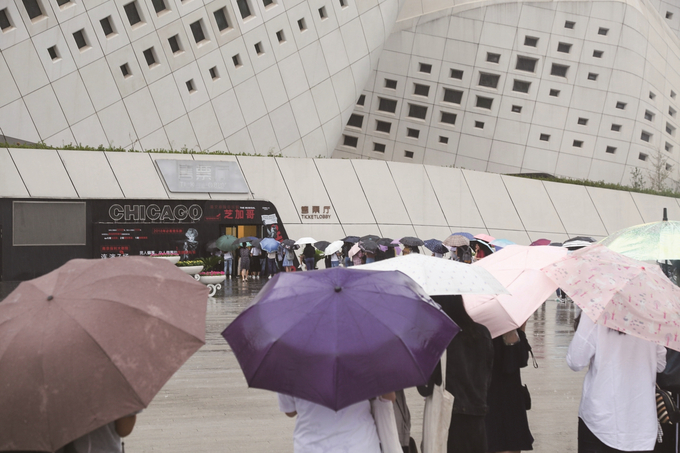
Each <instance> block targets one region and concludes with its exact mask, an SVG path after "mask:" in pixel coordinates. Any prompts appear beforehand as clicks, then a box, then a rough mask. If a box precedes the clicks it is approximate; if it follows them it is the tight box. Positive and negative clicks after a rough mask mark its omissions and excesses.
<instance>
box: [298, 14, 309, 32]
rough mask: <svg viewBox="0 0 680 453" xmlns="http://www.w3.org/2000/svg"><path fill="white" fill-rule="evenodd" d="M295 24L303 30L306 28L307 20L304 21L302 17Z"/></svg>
mask: <svg viewBox="0 0 680 453" xmlns="http://www.w3.org/2000/svg"><path fill="white" fill-rule="evenodd" d="M297 24H298V28H299V29H300V31H305V30H307V22H305V18H304V17H303V18H302V19H299V20H298V21H297Z"/></svg>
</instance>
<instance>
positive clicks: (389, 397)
mask: <svg viewBox="0 0 680 453" xmlns="http://www.w3.org/2000/svg"><path fill="white" fill-rule="evenodd" d="M380 398H382V399H383V400H385V401H392V402H394V401H396V399H397V394H396V393H395V392H390V393H385V394H383V395H380Z"/></svg>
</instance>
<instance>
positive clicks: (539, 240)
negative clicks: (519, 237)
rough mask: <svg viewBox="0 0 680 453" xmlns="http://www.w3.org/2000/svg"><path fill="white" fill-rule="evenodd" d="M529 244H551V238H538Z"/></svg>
mask: <svg viewBox="0 0 680 453" xmlns="http://www.w3.org/2000/svg"><path fill="white" fill-rule="evenodd" d="M529 245H550V239H536V240H535V241H534V242H532V243H531V244H529Z"/></svg>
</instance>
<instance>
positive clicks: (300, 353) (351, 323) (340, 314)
mask: <svg viewBox="0 0 680 453" xmlns="http://www.w3.org/2000/svg"><path fill="white" fill-rule="evenodd" d="M458 331H459V328H458V326H456V324H455V323H454V322H453V321H451V319H450V318H449V317H448V316H446V315H445V314H444V312H442V311H441V310H440V309H439V307H438V306H437V305H435V304H434V303H433V302H432V300H431V299H430V298H429V297H428V296H427V295H426V294H425V293H424V292H423V290H422V288H421V287H420V286H418V285H417V284H416V283H415V282H414V281H413V280H411V278H409V277H407V276H406V275H404V274H402V273H401V272H393V271H365V270H363V271H362V270H354V269H345V268H341V267H337V268H332V269H325V270H321V271H316V272H295V273H280V274H277V275H275V276H274V278H272V279H271V280H270V281H269V283H267V284H266V285H265V287H264V288H262V290H261V291H260V293H259V294H258V295H257V297H256V298H255V299H254V301H253V303H252V304H251V305H250V306H249V307H248V308H247V309H246V310H244V311H243V312H242V313H241V314H240V315H239V316H238V317H237V318H236V319H235V320H234V321H233V322H232V323H231V324H230V325H229V326H228V327H227V328H226V329H225V330H224V332H222V335H223V336H224V338H225V339H226V340H227V341H228V342H229V345H230V346H231V348H232V350H233V351H234V354H235V355H236V358H237V359H238V362H239V364H240V365H241V369H242V370H243V374H244V375H245V377H246V380H247V381H248V385H249V386H250V387H256V388H262V389H267V390H273V391H275V392H279V393H284V394H288V395H293V396H296V397H298V398H302V399H305V400H308V401H312V402H315V403H318V404H321V405H323V406H326V407H329V408H331V409H333V410H336V411H337V410H340V409H342V408H344V407H347V406H349V405H351V404H354V403H357V402H359V401H363V400H368V399H369V398H373V397H375V396H377V395H381V394H384V393H387V392H391V391H394V390H400V389H404V388H408V387H414V386H417V385H423V384H426V383H427V381H428V379H429V377H430V375H431V374H432V371H433V370H434V367H435V365H436V364H437V362H438V361H439V359H440V357H441V355H442V353H443V352H444V350H445V349H446V347H447V346H448V344H449V343H450V341H451V339H452V338H453V337H454V336H455V335H456V333H458Z"/></svg>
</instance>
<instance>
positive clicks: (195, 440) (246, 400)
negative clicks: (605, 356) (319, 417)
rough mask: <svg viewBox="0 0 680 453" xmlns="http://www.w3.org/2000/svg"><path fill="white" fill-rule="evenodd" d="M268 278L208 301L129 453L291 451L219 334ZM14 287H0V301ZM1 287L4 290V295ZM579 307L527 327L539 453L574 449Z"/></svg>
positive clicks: (549, 309) (414, 409) (283, 424)
mask: <svg viewBox="0 0 680 453" xmlns="http://www.w3.org/2000/svg"><path fill="white" fill-rule="evenodd" d="M264 282H265V281H263V280H250V281H249V282H248V283H240V282H238V281H236V280H229V281H227V282H226V285H225V288H224V289H222V290H220V291H218V293H217V294H216V297H213V298H210V299H209V301H208V312H207V324H206V340H207V341H206V343H207V344H206V345H205V346H204V347H203V348H201V349H200V350H199V351H198V352H197V353H196V354H194V355H193V357H192V358H191V359H189V360H188V361H187V362H186V363H185V364H184V366H183V367H182V368H181V369H180V370H179V371H178V372H177V373H176V374H175V375H174V376H173V377H172V379H170V381H168V383H167V384H166V385H165V387H164V388H163V389H162V390H161V391H160V392H159V393H158V395H157V396H156V398H155V399H154V400H153V402H152V403H151V405H150V406H149V407H148V409H146V410H145V411H144V412H142V414H140V415H139V416H138V419H137V426H136V427H135V430H134V432H133V433H132V434H131V435H130V436H129V437H128V438H127V440H126V442H125V444H126V445H125V446H126V450H127V451H128V452H138V453H141V452H152V451H156V452H164V453H186V452H211V453H212V452H240V453H250V452H252V453H255V452H281V453H292V451H293V442H292V434H293V427H294V424H295V421H294V420H293V419H289V418H288V417H286V416H285V415H284V414H282V413H281V412H279V410H278V405H277V399H276V395H275V394H274V393H272V392H268V391H263V390H257V389H248V388H247V385H246V381H245V379H244V377H243V374H242V373H241V369H240V368H239V366H238V363H237V361H236V359H235V357H234V355H233V354H232V352H231V350H230V348H229V345H228V344H227V343H226V342H225V341H224V339H223V338H222V336H221V335H220V333H221V332H222V330H223V329H224V328H225V327H226V326H227V325H228V324H229V323H230V322H231V321H232V320H233V319H234V318H235V317H236V316H237V315H238V314H239V313H240V312H241V311H242V310H243V309H244V308H245V307H246V306H247V305H248V303H249V302H250V300H251V299H252V298H253V297H254V296H255V295H256V294H257V292H258V291H259V289H260V288H261V287H262V286H263V284H264ZM9 289H11V288H8V287H7V285H5V288H0V298H1V297H2V296H3V293H4V294H5V295H6V293H7V291H8V290H9ZM3 290H4V291H3ZM573 316H574V307H573V305H572V304H570V303H568V304H562V303H558V302H555V301H554V300H553V299H550V300H548V301H547V302H546V303H545V304H544V305H543V306H542V307H541V308H540V309H539V310H538V311H537V312H536V313H535V314H534V315H533V316H532V318H531V319H530V320H529V322H528V323H527V336H528V338H529V341H530V342H531V344H532V346H533V350H534V355H535V357H536V360H537V362H538V365H539V367H538V368H537V369H534V368H533V367H531V366H529V367H527V368H525V369H524V370H523V371H522V375H523V380H524V382H525V383H526V384H527V385H528V387H529V389H530V391H531V394H532V398H533V408H532V409H531V411H529V424H530V427H531V430H532V432H533V435H534V437H535V439H536V440H535V442H534V450H535V451H538V452H575V451H576V422H577V412H578V403H579V398H580V394H581V383H582V380H583V372H581V373H574V372H572V371H571V370H570V369H569V368H568V367H567V365H566V363H565V360H564V357H565V354H566V350H567V347H568V345H569V341H570V340H571V336H572V334H573V329H572V323H573ZM406 395H407V401H408V404H409V407H410V409H411V414H412V422H413V426H412V432H411V435H412V436H413V437H414V438H415V439H416V441H417V442H418V443H420V437H421V431H422V409H423V398H421V397H420V396H419V395H418V393H417V391H416V390H415V389H408V390H407V393H406Z"/></svg>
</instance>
